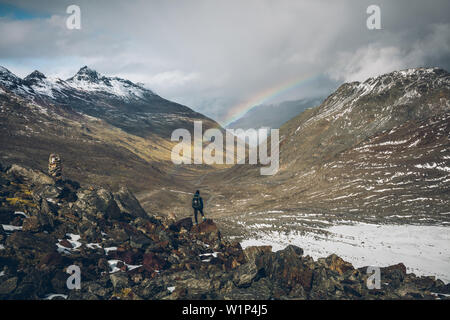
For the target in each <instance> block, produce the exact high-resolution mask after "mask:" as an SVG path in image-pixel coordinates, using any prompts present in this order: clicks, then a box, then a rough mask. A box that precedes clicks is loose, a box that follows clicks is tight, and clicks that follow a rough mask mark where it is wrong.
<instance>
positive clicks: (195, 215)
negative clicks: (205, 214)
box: [194, 209, 198, 224]
mask: <svg viewBox="0 0 450 320" xmlns="http://www.w3.org/2000/svg"><path fill="white" fill-rule="evenodd" d="M194 218H195V224H198V221H197V209H194Z"/></svg>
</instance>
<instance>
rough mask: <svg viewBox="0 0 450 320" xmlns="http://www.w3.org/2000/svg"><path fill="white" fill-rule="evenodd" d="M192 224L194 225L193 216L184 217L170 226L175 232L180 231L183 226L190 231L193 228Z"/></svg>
mask: <svg viewBox="0 0 450 320" xmlns="http://www.w3.org/2000/svg"><path fill="white" fill-rule="evenodd" d="M192 226H193V223H192V218H191V217H188V218H183V219H181V220H178V221H177V222H175V223H173V224H172V225H170V227H169V228H170V229H171V230H173V231H175V232H179V231H180V230H181V228H184V229H186V230H187V231H190V230H191V229H192Z"/></svg>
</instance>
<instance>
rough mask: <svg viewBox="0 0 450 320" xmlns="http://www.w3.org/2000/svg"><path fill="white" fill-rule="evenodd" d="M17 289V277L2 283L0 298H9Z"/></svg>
mask: <svg viewBox="0 0 450 320" xmlns="http://www.w3.org/2000/svg"><path fill="white" fill-rule="evenodd" d="M16 287H17V277H12V278H9V279H6V280H3V279H2V281H1V282H0V297H2V296H3V297H4V298H8V295H10V294H11V293H12V292H13V291H14V290H15V289H16Z"/></svg>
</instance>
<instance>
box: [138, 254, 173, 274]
mask: <svg viewBox="0 0 450 320" xmlns="http://www.w3.org/2000/svg"><path fill="white" fill-rule="evenodd" d="M166 264H167V263H166V261H164V260H163V259H161V258H160V257H159V256H158V255H156V254H155V253H153V252H149V253H145V254H144V256H143V262H142V265H143V267H144V269H145V270H147V271H149V272H153V271H155V270H162V269H164V268H165V266H166Z"/></svg>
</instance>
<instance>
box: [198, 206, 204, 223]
mask: <svg viewBox="0 0 450 320" xmlns="http://www.w3.org/2000/svg"><path fill="white" fill-rule="evenodd" d="M199 210H200V213H201V214H202V220H203V221H205V215H204V214H203V209H199Z"/></svg>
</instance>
